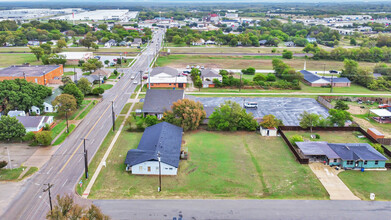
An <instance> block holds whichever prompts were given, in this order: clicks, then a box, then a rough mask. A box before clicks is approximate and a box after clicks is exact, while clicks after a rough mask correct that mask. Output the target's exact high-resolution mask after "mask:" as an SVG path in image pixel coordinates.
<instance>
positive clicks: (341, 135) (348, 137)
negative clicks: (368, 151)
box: [284, 131, 370, 143]
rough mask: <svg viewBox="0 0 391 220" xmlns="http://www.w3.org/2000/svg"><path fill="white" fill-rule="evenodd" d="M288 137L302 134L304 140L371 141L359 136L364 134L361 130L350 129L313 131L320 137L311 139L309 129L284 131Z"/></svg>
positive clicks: (330, 141)
mask: <svg viewBox="0 0 391 220" xmlns="http://www.w3.org/2000/svg"><path fill="white" fill-rule="evenodd" d="M284 134H285V135H286V137H287V138H288V139H290V138H291V137H292V136H293V135H300V136H302V137H303V138H304V140H311V141H327V142H329V143H370V141H369V140H368V139H367V138H358V137H357V135H362V134H361V133H359V132H350V131H313V133H312V134H319V135H320V139H311V137H310V136H311V133H310V132H307V131H284Z"/></svg>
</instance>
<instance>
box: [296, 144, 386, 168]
mask: <svg viewBox="0 0 391 220" xmlns="http://www.w3.org/2000/svg"><path fill="white" fill-rule="evenodd" d="M296 145H297V146H298V148H299V149H300V151H301V153H302V154H303V155H304V156H305V157H308V158H309V159H310V160H312V161H326V162H327V163H328V164H329V165H335V166H341V167H342V168H345V169H361V168H369V169H371V168H384V167H385V161H386V160H387V158H386V157H385V156H383V155H382V154H381V153H379V152H378V151H377V150H375V149H374V148H373V147H372V146H371V145H369V144H367V143H327V142H324V141H318V142H313V141H308V142H296Z"/></svg>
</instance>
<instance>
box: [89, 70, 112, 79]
mask: <svg viewBox="0 0 391 220" xmlns="http://www.w3.org/2000/svg"><path fill="white" fill-rule="evenodd" d="M91 75H101V76H107V77H109V76H110V75H111V72H110V71H109V70H105V69H98V70H96V71H95V72H93V73H91Z"/></svg>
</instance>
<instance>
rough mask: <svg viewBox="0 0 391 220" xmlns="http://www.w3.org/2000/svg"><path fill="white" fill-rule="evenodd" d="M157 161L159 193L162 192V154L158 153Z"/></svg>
mask: <svg viewBox="0 0 391 220" xmlns="http://www.w3.org/2000/svg"><path fill="white" fill-rule="evenodd" d="M157 159H158V161H159V187H158V189H157V191H158V192H160V191H162V169H161V165H160V162H161V158H160V152H159V151H158V152H157Z"/></svg>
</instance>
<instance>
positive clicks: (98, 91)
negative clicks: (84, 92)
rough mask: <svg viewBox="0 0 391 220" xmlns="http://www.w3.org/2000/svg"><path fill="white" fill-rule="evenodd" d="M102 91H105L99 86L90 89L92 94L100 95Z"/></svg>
mask: <svg viewBox="0 0 391 220" xmlns="http://www.w3.org/2000/svg"><path fill="white" fill-rule="evenodd" d="M104 92H105V90H104V89H103V88H99V87H97V88H94V89H93V90H92V94H93V95H100V94H103V93H104Z"/></svg>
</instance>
